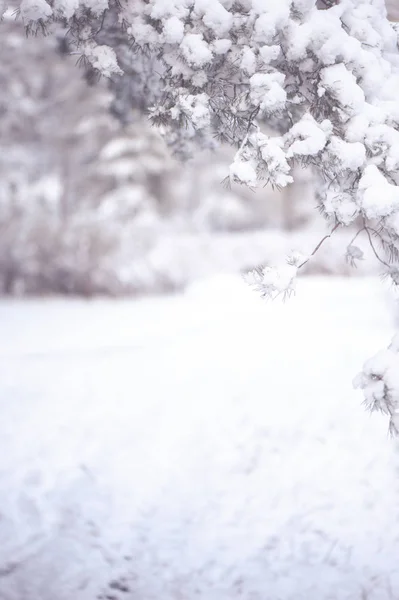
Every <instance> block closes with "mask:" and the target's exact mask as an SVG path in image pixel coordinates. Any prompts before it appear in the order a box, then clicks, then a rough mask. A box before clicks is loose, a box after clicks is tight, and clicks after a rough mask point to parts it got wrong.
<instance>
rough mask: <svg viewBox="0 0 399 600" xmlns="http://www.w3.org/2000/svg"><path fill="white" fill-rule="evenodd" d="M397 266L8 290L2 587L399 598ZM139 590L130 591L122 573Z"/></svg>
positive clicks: (2, 403) (19, 591) (146, 595)
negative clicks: (61, 294) (279, 298)
mask: <svg viewBox="0 0 399 600" xmlns="http://www.w3.org/2000/svg"><path fill="white" fill-rule="evenodd" d="M392 330H393V324H392V322H391V316H390V314H389V311H387V306H386V300H385V297H384V294H383V290H382V288H381V285H380V283H379V282H378V281H377V280H367V279H364V280H362V279H358V280H352V281H349V280H339V279H329V280H327V279H308V280H306V279H303V280H301V281H300V282H299V286H298V292H297V296H296V297H295V298H294V299H292V300H290V301H289V302H287V303H285V304H282V303H279V302H274V303H270V304H269V303H264V302H262V301H260V300H258V298H256V296H255V295H254V294H252V293H251V292H249V290H248V289H247V288H246V287H245V285H244V284H243V283H242V282H241V281H239V280H236V279H234V278H230V277H220V278H215V279H214V280H211V281H209V282H205V283H201V284H197V285H195V286H193V287H192V288H191V289H190V290H189V291H188V292H187V293H186V294H185V295H182V296H176V297H173V298H166V299H151V300H143V301H139V302H133V301H105V300H104V301H103V300H101V301H94V302H81V301H69V302H67V301H56V300H55V301H48V300H43V301H14V302H8V301H3V302H1V303H0V340H1V344H0V411H1V412H0V415H1V417H0V440H1V453H0V600H95V599H96V598H97V597H99V596H101V595H103V597H104V598H110V599H111V598H112V599H118V600H119V599H126V600H133V599H134V600H193V599H194V598H195V599H199V600H234V599H235V598H240V599H242V600H302V599H303V600H305V599H306V600H327V599H330V598H331V599H334V600H349V599H350V600H356V599H357V598H359V599H366V598H367V600H388V599H395V600H396V599H397V598H399V569H398V567H397V565H398V564H399V485H398V484H399V471H398V470H397V462H398V461H397V458H396V451H395V443H394V442H393V441H392V440H390V439H388V437H387V434H386V428H387V422H386V420H384V419H383V418H379V417H378V416H373V417H370V416H369V415H367V414H366V413H365V412H364V410H363V408H362V406H361V396H360V395H359V394H358V393H355V392H354V391H353V390H352V386H351V381H352V378H353V376H354V375H356V373H357V372H358V371H359V370H360V368H361V365H362V362H363V360H364V359H365V358H368V357H369V356H370V355H372V354H374V353H375V351H376V350H378V349H379V348H382V347H385V346H386V345H387V343H388V342H389V339H390V337H391V334H392ZM118 588H119V589H118Z"/></svg>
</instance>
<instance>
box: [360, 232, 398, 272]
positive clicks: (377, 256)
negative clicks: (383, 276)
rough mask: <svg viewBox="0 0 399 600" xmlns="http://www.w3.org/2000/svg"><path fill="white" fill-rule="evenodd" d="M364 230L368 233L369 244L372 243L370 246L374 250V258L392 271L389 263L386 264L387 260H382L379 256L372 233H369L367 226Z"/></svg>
mask: <svg viewBox="0 0 399 600" xmlns="http://www.w3.org/2000/svg"><path fill="white" fill-rule="evenodd" d="M364 230H365V232H366V233H367V237H368V238H369V243H370V246H371V249H372V251H373V252H374V256H375V257H376V259H377V260H378V261H379V262H380V263H381V264H383V265H384V266H385V267H387V268H388V269H390V268H391V267H390V265H389V264H388V263H386V262H385V260H383V259H382V258H381V257H380V256H379V254H378V252H377V250H376V249H375V246H374V243H373V239H372V237H371V233H370V231H369V229H368V227H366V226H365V227H364Z"/></svg>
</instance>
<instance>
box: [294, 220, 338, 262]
mask: <svg viewBox="0 0 399 600" xmlns="http://www.w3.org/2000/svg"><path fill="white" fill-rule="evenodd" d="M340 225H341V223H337V224H336V225H334V227H333V228H332V229H331V231H330V233H328V234H327V235H325V236H324V237H323V239H322V240H320V242H319V243H318V244H317V246H316V248H315V249H314V250H313V252H312V254H310V255H309V256H308V258H307V259H306V260H304V261H303V263H301V264H300V265H299V267H298V269H301V268H302V267H303V266H304V265H306V263H307V262H309V260H310V259H311V258H312V256H314V255H315V254H316V252H317V251H318V250H319V248H320V247H321V246H322V245H323V244H324V242H325V241H326V240H328V238H330V237H331V236H332V234H333V233H334V232H335V231H337V229H338V227H339V226H340Z"/></svg>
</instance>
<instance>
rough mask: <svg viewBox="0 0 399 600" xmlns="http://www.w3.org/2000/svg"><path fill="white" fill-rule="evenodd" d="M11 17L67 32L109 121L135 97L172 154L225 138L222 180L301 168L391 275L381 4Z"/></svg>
mask: <svg viewBox="0 0 399 600" xmlns="http://www.w3.org/2000/svg"><path fill="white" fill-rule="evenodd" d="M388 8H389V10H390V11H391V13H392V14H393V17H394V18H395V15H396V12H397V7H396V6H395V4H394V3H393V1H390V2H389V6H388ZM20 14H21V16H22V18H23V20H24V22H25V24H26V25H27V27H28V28H29V29H30V30H37V29H39V30H40V29H42V30H46V29H48V30H54V31H58V32H59V27H60V26H62V27H63V28H64V30H65V31H67V32H68V33H67V34H65V35H67V37H68V43H69V44H70V45H71V47H72V48H73V49H74V52H78V53H79V54H80V56H81V59H82V61H83V62H84V63H85V64H86V65H87V66H89V68H90V69H91V70H94V71H98V72H99V73H100V74H103V75H105V76H107V77H109V78H110V80H111V82H112V88H113V91H114V93H115V96H116V100H115V106H116V109H115V110H116V112H117V113H118V114H119V116H120V118H122V119H125V120H126V121H128V116H129V111H130V108H131V106H132V104H133V105H134V104H137V103H140V104H141V106H142V107H143V108H148V110H149V111H150V116H151V119H152V121H153V122H154V123H155V124H157V125H160V126H162V128H163V129H164V131H165V132H166V134H167V135H166V137H167V138H168V139H169V140H170V141H171V143H172V145H174V146H175V147H177V148H178V149H180V150H182V152H183V153H184V151H185V144H186V142H187V141H191V140H192V139H199V140H201V142H202V143H203V144H210V143H211V142H212V140H213V138H214V137H216V138H218V139H220V140H222V141H225V142H226V141H227V142H229V143H230V144H233V145H235V146H236V147H237V153H236V156H235V159H234V162H233V164H232V166H231V169H230V178H231V179H232V180H234V181H238V182H241V183H244V184H247V185H249V186H256V185H258V184H259V183H265V182H267V183H270V184H272V185H274V186H277V187H285V186H287V185H288V184H290V183H291V182H292V180H293V175H292V174H293V167H294V165H295V164H296V163H299V164H304V165H311V166H312V167H313V168H314V169H315V171H316V173H318V175H319V177H320V180H321V183H320V190H319V197H320V205H321V208H322V211H323V212H324V214H325V215H326V217H327V218H329V219H330V220H331V221H332V226H337V225H343V226H347V225H350V224H353V223H354V222H359V223H360V225H359V231H360V230H361V231H362V232H363V231H364V232H365V234H366V235H367V236H368V238H369V240H370V243H371V244H372V247H373V250H374V251H375V254H376V255H377V257H378V258H379V260H380V262H382V263H383V264H384V265H385V266H386V267H387V268H386V270H387V271H388V273H390V274H391V275H392V274H393V275H394V276H393V277H392V280H393V281H394V283H397V277H396V276H395V274H396V273H397V271H396V269H395V268H394V269H392V268H391V267H389V266H388V265H389V264H390V259H391V258H394V259H395V258H397V257H398V255H399V187H398V183H399V174H398V167H399V108H398V106H399V105H398V102H397V94H398V90H399V74H398V72H399V69H398V67H399V53H398V33H397V30H396V25H394V24H392V23H390V22H389V20H388V18H387V12H386V7H385V4H384V1H383V0H339V1H338V0H337V1H327V0H324V1H318V2H316V0H279V2H266V1H265V0H134V1H132V0H110V2H107V0H80V1H79V0H52V1H50V0H49V1H48V2H47V1H46V0H22V1H21V3H20ZM149 74H151V78H150V79H149V80H148V78H147V77H146V75H149ZM265 123H267V124H268V126H269V127H272V128H273V129H274V130H275V132H276V134H275V135H273V136H270V135H267V134H266V131H265V127H264V125H265ZM374 238H375V241H377V245H378V242H380V243H381V245H382V247H383V250H382V255H380V250H379V249H377V247H376V245H375V241H374ZM353 248H356V247H352V248H350V249H349V250H348V255H349V258H353V253H354V250H353ZM355 254H356V256H355V258H356V257H358V255H359V253H358V252H357V251H356V252H355ZM291 270H292V269H291ZM267 277H268V278H269V279H270V277H271V274H270V272H269V271H268V272H267ZM273 277H274V275H273ZM273 277H271V278H272V279H273ZM274 279H276V278H274ZM274 279H273V281H274ZM283 279H284V278H283ZM277 280H278V281H277ZM284 280H287V281H288V287H289V289H291V288H292V277H286V278H285V279H284ZM276 281H277V283H278V286H277V287H278V288H279V286H280V287H281V278H280V279H278V278H277V279H276ZM276 281H274V283H276ZM269 283H270V282H269ZM279 291H283V290H280V289H279Z"/></svg>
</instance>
